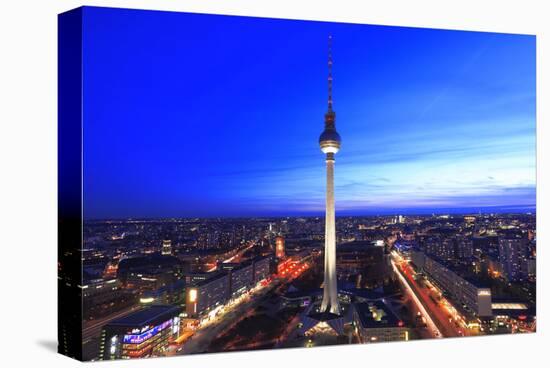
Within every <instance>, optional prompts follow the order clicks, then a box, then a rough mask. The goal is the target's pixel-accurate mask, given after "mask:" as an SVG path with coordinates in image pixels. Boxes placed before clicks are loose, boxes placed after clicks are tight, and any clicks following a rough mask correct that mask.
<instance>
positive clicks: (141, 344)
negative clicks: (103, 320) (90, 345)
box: [99, 305, 181, 360]
mask: <svg viewBox="0 0 550 368" xmlns="http://www.w3.org/2000/svg"><path fill="white" fill-rule="evenodd" d="M180 312H181V308H180V307H177V306H171V305H153V306H150V307H148V308H145V309H142V310H139V311H137V312H134V313H131V314H129V315H127V316H125V317H121V318H118V319H115V320H113V321H111V322H109V323H108V324H107V325H105V326H104V327H103V330H102V331H101V341H100V348H99V349H100V351H99V359H100V360H110V359H130V358H145V357H153V356H160V355H162V354H163V353H164V352H165V350H166V348H167V347H168V344H169V343H170V342H171V341H173V340H175V339H176V338H177V337H178V335H179V327H180V318H179V314H180Z"/></svg>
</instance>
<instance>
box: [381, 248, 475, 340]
mask: <svg viewBox="0 0 550 368" xmlns="http://www.w3.org/2000/svg"><path fill="white" fill-rule="evenodd" d="M392 255H393V259H392V265H393V268H394V271H395V272H396V273H397V274H398V276H399V280H400V281H401V282H402V283H404V284H405V287H406V288H407V289H408V290H409V291H410V292H412V293H413V294H414V297H413V300H414V301H415V302H416V303H417V304H420V305H418V307H419V309H420V310H421V311H423V313H422V314H423V315H424V317H425V318H426V320H427V324H428V327H430V330H432V331H434V332H437V333H435V336H434V337H459V336H464V335H467V331H465V329H464V328H462V327H460V326H457V323H456V322H455V321H454V320H453V319H452V315H451V314H450V311H449V310H448V309H447V308H445V303H444V302H441V303H436V302H435V301H434V299H433V296H431V292H430V290H429V289H427V288H426V287H425V286H423V285H420V284H419V283H418V282H417V280H415V276H416V272H415V271H414V270H413V269H412V267H411V266H410V265H409V264H408V262H406V261H405V260H404V259H403V258H401V257H400V256H399V255H397V254H396V253H394V254H392ZM425 314H427V315H425ZM450 318H451V320H449V319H450ZM438 334H439V335H440V336H438Z"/></svg>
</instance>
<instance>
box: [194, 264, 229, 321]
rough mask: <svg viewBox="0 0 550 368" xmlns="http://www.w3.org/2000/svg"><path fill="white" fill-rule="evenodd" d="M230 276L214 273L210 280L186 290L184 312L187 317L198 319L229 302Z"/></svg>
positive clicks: (223, 273) (224, 273)
mask: <svg viewBox="0 0 550 368" xmlns="http://www.w3.org/2000/svg"><path fill="white" fill-rule="evenodd" d="M229 280H230V275H229V274H228V273H226V272H217V273H214V274H213V275H212V276H211V277H210V278H208V279H206V280H202V281H199V282H197V283H196V284H195V285H193V286H190V287H188V288H187V300H186V303H185V305H186V312H187V315H188V316H189V317H199V316H200V315H203V314H205V313H207V312H209V311H210V310H212V309H214V308H216V307H217V306H220V305H223V304H225V303H226V302H227V301H228V300H229V290H230V289H229Z"/></svg>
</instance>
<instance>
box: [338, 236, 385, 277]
mask: <svg viewBox="0 0 550 368" xmlns="http://www.w3.org/2000/svg"><path fill="white" fill-rule="evenodd" d="M336 270H337V275H338V280H340V281H341V282H346V281H348V282H349V281H351V280H356V282H357V281H359V284H364V285H365V286H367V287H378V286H382V284H383V283H384V282H385V281H387V280H389V279H390V278H391V277H392V275H393V273H392V270H391V267H389V264H388V263H387V262H386V261H385V258H384V247H383V246H382V247H380V246H377V245H376V243H374V242H370V241H353V242H348V243H343V244H340V245H338V248H337V250H336Z"/></svg>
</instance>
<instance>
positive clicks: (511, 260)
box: [498, 237, 528, 281]
mask: <svg viewBox="0 0 550 368" xmlns="http://www.w3.org/2000/svg"><path fill="white" fill-rule="evenodd" d="M498 251H499V257H498V260H499V262H500V264H501V265H502V270H503V272H504V276H505V277H506V279H508V281H521V280H525V279H527V273H528V271H527V257H526V256H527V241H526V239H523V238H519V237H499V239H498Z"/></svg>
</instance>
